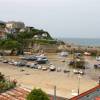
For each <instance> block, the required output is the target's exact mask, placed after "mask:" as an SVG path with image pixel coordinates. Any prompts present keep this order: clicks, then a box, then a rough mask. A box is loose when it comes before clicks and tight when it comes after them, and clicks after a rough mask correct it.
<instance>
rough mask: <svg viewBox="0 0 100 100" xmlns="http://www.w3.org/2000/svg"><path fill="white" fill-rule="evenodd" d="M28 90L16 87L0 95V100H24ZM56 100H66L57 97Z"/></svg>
mask: <svg viewBox="0 0 100 100" xmlns="http://www.w3.org/2000/svg"><path fill="white" fill-rule="evenodd" d="M29 92H30V90H28V89H25V88H22V87H16V88H14V89H11V90H9V91H7V92H5V93H1V94H0V100H26V99H25V98H26V96H27V95H28V93H29ZM49 97H50V100H53V99H54V97H53V96H52V95H49ZM56 100H66V99H64V98H62V97H57V98H56Z"/></svg>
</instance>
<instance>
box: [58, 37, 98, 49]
mask: <svg viewBox="0 0 100 100" xmlns="http://www.w3.org/2000/svg"><path fill="white" fill-rule="evenodd" d="M59 40H62V41H64V42H65V43H69V44H75V45H80V46H96V47H100V39H99V38H97V39H96V38H59Z"/></svg>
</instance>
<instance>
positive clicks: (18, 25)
mask: <svg viewBox="0 0 100 100" xmlns="http://www.w3.org/2000/svg"><path fill="white" fill-rule="evenodd" d="M6 27H7V28H9V29H22V28H25V24H24V23H23V22H16V21H9V22H7V23H6Z"/></svg>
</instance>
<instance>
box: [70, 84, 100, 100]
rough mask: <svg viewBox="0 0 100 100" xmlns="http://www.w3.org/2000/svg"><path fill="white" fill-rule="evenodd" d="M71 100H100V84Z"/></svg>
mask: <svg viewBox="0 0 100 100" xmlns="http://www.w3.org/2000/svg"><path fill="white" fill-rule="evenodd" d="M70 100H100V84H99V85H98V86H96V87H94V88H92V89H90V90H88V91H86V92H84V93H81V94H79V95H78V96H75V97H73V98H71V99H70Z"/></svg>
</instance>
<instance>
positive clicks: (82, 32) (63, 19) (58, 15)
mask: <svg viewBox="0 0 100 100" xmlns="http://www.w3.org/2000/svg"><path fill="white" fill-rule="evenodd" d="M0 13H1V14H0V20H2V21H12V20H15V21H23V22H24V23H25V24H26V25H27V26H28V25H30V26H33V27H35V28H39V29H44V30H45V31H48V32H49V33H50V34H51V35H52V36H53V37H62V38H63V37H72V38H76V37H81V38H100V0H0Z"/></svg>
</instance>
